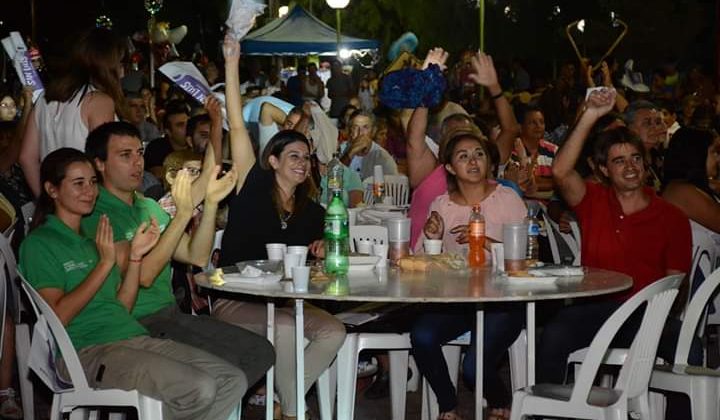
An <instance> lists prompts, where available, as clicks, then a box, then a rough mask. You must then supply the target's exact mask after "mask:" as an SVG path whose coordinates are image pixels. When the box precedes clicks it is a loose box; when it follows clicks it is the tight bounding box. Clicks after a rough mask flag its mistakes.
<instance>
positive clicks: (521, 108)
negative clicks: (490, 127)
mask: <svg viewBox="0 0 720 420" xmlns="http://www.w3.org/2000/svg"><path fill="white" fill-rule="evenodd" d="M531 112H539V113H541V114H543V118H544V117H545V113H543V110H542V108H540V107H538V106H535V105H525V104H520V105H518V106H517V107H516V110H515V116H516V117H517V121H518V123H520V124H524V123H525V118H527V115H528V114H529V113H531Z"/></svg>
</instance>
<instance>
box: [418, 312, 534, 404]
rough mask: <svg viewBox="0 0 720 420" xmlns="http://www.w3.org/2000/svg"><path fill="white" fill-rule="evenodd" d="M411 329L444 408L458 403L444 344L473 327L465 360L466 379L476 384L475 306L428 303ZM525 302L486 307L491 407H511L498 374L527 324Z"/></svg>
mask: <svg viewBox="0 0 720 420" xmlns="http://www.w3.org/2000/svg"><path fill="white" fill-rule="evenodd" d="M428 309H429V310H428V311H426V313H424V314H422V315H420V316H419V318H418V319H417V321H416V322H415V324H414V325H413V327H412V330H411V332H410V340H411V343H412V351H413V355H414V356H415V361H416V362H417V365H418V370H420V373H421V374H422V375H423V376H424V377H425V379H426V380H427V381H428V383H429V384H430V387H432V390H433V391H434V392H435V395H436V396H437V400H438V405H439V408H440V412H446V411H450V410H452V409H454V408H455V407H456V406H457V393H456V390H455V387H454V386H453V384H452V381H451V380H450V374H449V372H448V366H447V363H445V359H444V357H443V354H442V345H443V344H445V343H447V342H448V341H452V340H453V339H455V338H457V337H458V336H459V335H461V334H463V333H464V332H466V331H468V330H472V331H473V335H472V340H471V346H470V348H469V349H468V351H467V353H466V354H465V359H464V361H463V379H464V380H465V382H466V383H467V384H472V385H474V384H475V341H476V340H475V334H474V330H475V309H474V308H473V307H472V306H452V307H448V306H447V305H445V306H435V307H428ZM524 317H525V312H524V311H523V307H522V306H511V305H508V306H501V307H497V308H492V307H491V308H489V309H487V310H485V314H484V322H483V328H484V330H483V335H484V348H483V363H484V367H485V369H484V372H483V388H484V390H485V398H486V399H487V400H488V404H489V405H490V406H491V407H508V406H509V405H510V402H511V396H510V394H509V392H508V390H507V389H506V388H505V386H504V383H503V382H502V381H501V380H500V378H499V377H498V374H497V365H498V363H499V362H500V361H501V360H502V358H503V355H504V353H505V351H507V349H508V347H510V345H512V343H513V342H514V341H515V339H517V336H518V334H519V333H520V330H522V328H523V323H524Z"/></svg>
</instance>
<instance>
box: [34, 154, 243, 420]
mask: <svg viewBox="0 0 720 420" xmlns="http://www.w3.org/2000/svg"><path fill="white" fill-rule="evenodd" d="M40 177H41V184H42V191H41V194H40V197H39V199H38V205H37V209H38V210H37V212H36V217H35V223H36V225H37V227H35V228H34V229H33V230H32V232H31V233H30V235H28V237H27V238H26V239H25V241H24V242H23V243H22V246H21V248H20V270H21V272H22V273H23V274H24V275H25V277H26V278H27V280H28V282H30V283H31V284H32V286H33V287H34V288H35V289H36V290H37V291H38V293H40V295H41V296H42V297H43V298H44V299H45V300H46V301H47V303H48V304H49V305H50V306H51V307H52V308H53V310H54V311H55V313H56V314H57V316H58V318H59V319H60V321H61V322H62V323H63V325H65V327H66V328H67V331H68V335H69V336H70V340H71V341H72V343H73V346H74V347H75V348H76V350H77V352H78V356H79V358H80V362H81V364H82V366H83V370H85V374H86V376H87V379H88V382H89V383H90V385H91V386H92V387H98V388H120V389H137V390H138V391H139V392H140V393H142V394H144V395H147V396H150V397H152V398H155V399H158V400H161V401H162V402H163V410H164V413H166V415H167V417H172V418H176V419H181V418H183V419H226V418H228V415H230V414H231V413H233V412H234V411H235V408H236V407H237V406H238V404H239V403H240V402H241V399H242V393H241V392H240V391H241V390H244V389H246V383H245V382H246V379H245V375H244V374H243V373H242V371H240V370H239V369H237V368H235V367H233V366H232V365H230V364H228V363H226V362H225V361H223V360H221V359H219V358H217V357H215V356H212V355H210V354H208V353H205V352H203V351H201V350H197V349H195V348H193V347H190V346H186V345H183V344H179V343H176V342H174V341H172V340H163V339H155V338H151V337H149V336H148V335H147V331H146V330H145V328H144V327H143V326H142V325H140V324H139V323H138V322H137V321H136V320H135V319H134V318H133V317H132V316H131V315H130V311H131V310H132V307H133V305H134V303H135V298H136V296H137V291H138V287H139V284H140V282H139V279H140V263H141V262H142V258H143V256H144V255H145V254H146V253H147V252H148V251H150V250H151V249H152V247H153V246H155V244H156V243H157V242H158V239H159V237H160V229H159V227H158V225H157V223H156V222H155V221H154V220H153V221H152V222H151V223H150V224H148V223H143V224H142V225H141V226H140V227H139V228H138V229H137V231H136V232H135V236H134V238H133V240H132V243H131V245H130V255H129V261H130V263H129V265H128V268H127V270H126V273H125V274H124V276H122V275H121V273H120V270H119V268H118V266H117V265H116V264H115V258H116V255H115V245H114V243H113V232H112V227H111V225H110V220H109V219H108V217H107V216H105V215H103V216H102V218H101V220H100V223H99V225H98V229H97V234H96V235H95V240H92V239H88V238H85V237H84V236H83V235H81V234H80V221H81V219H82V217H83V216H84V215H86V214H89V213H91V212H92V210H93V207H94V206H95V199H96V198H97V195H98V187H97V185H96V184H97V177H96V174H95V169H94V167H93V165H92V163H91V162H90V160H89V159H88V158H87V157H86V156H85V155H84V154H83V153H82V152H80V151H79V150H75V149H70V148H61V149H58V150H56V151H54V152H52V153H50V154H49V155H48V156H47V157H46V158H45V160H44V161H43V162H42V164H41V167H40ZM178 178H179V179H178V182H180V183H181V184H182V185H181V186H180V187H178V188H176V189H174V192H177V193H179V194H190V182H189V178H188V175H187V174H186V173H181V174H179V175H178ZM164 417H165V416H164Z"/></svg>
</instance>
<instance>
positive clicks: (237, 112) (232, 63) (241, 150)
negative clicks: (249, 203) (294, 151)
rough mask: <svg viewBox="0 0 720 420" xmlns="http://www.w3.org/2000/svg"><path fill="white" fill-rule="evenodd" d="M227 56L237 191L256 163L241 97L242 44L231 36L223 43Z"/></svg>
mask: <svg viewBox="0 0 720 420" xmlns="http://www.w3.org/2000/svg"><path fill="white" fill-rule="evenodd" d="M223 55H224V56H225V102H226V104H227V113H228V120H229V122H230V154H231V155H232V160H233V163H234V164H235V168H236V170H237V184H236V187H235V191H240V189H241V188H242V186H243V184H244V183H245V178H246V177H247V174H248V173H249V172H250V169H251V168H252V166H253V165H254V164H255V153H254V152H253V148H252V143H251V142H250V135H249V134H248V132H247V129H246V128H245V122H244V121H243V118H242V100H241V98H240V75H239V69H238V65H239V63H240V44H239V43H238V42H237V41H236V40H234V39H233V38H232V37H230V36H225V42H224V43H223Z"/></svg>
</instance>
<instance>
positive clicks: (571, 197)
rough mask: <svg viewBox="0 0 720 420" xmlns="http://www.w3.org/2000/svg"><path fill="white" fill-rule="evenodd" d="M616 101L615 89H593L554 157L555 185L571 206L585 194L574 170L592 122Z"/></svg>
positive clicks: (578, 176) (578, 175) (607, 110)
mask: <svg viewBox="0 0 720 420" xmlns="http://www.w3.org/2000/svg"><path fill="white" fill-rule="evenodd" d="M614 105H615V89H607V90H603V91H594V92H593V93H592V94H590V97H589V98H588V100H587V101H586V102H585V106H584V109H585V110H584V112H583V113H582V115H581V116H580V119H579V120H578V122H577V124H576V125H575V128H574V129H573V130H572V132H571V133H570V136H569V137H568V139H567V140H566V141H565V144H563V146H562V147H561V148H560V150H559V151H558V153H557V156H555V160H554V161H553V167H552V174H553V178H554V180H555V185H556V187H557V188H558V190H559V191H560V193H561V194H562V196H563V198H564V199H565V202H566V203H567V204H568V205H569V206H570V207H574V206H576V205H578V204H580V202H581V201H582V199H583V197H585V192H586V190H585V181H584V180H583V179H582V177H581V176H580V174H579V173H577V171H576V170H575V164H576V163H577V160H578V159H579V158H580V154H581V152H582V148H583V145H584V144H585V140H586V139H587V137H588V134H590V130H591V129H592V127H593V125H595V122H596V121H597V120H598V119H599V118H600V117H602V116H603V115H605V114H607V113H608V112H610V110H611V109H612V108H613V106H614Z"/></svg>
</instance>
